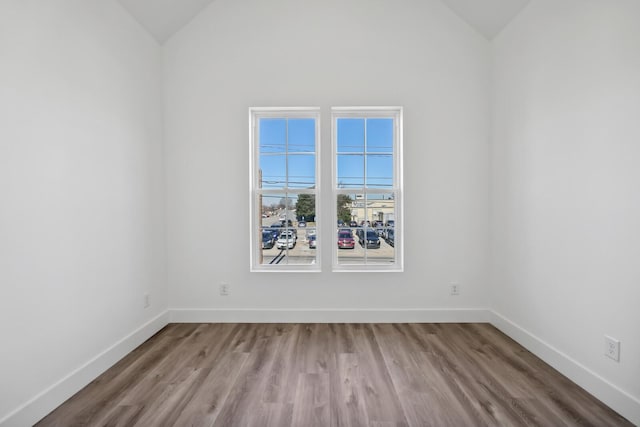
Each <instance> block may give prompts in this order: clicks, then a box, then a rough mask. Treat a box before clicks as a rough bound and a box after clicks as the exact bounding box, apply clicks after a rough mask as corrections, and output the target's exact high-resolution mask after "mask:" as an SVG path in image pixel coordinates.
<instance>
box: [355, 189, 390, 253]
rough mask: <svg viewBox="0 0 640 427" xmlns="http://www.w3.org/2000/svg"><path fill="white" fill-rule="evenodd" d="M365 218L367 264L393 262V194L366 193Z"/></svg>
mask: <svg viewBox="0 0 640 427" xmlns="http://www.w3.org/2000/svg"><path fill="white" fill-rule="evenodd" d="M366 218H367V221H368V222H367V223H366V224H367V229H366V235H367V238H366V247H367V264H389V263H393V262H394V261H395V258H396V250H395V197H394V194H393V193H388V194H368V195H367V201H366ZM362 237H363V238H364V236H362ZM361 240H362V239H361ZM362 244H365V243H362Z"/></svg>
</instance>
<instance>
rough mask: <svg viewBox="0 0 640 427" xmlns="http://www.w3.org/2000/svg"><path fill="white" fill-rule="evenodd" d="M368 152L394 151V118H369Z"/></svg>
mask: <svg viewBox="0 0 640 427" xmlns="http://www.w3.org/2000/svg"><path fill="white" fill-rule="evenodd" d="M367 152H368V153H393V119H367Z"/></svg>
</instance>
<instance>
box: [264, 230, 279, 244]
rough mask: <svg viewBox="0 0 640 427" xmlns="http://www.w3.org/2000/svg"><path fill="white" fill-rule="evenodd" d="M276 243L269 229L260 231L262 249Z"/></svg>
mask: <svg viewBox="0 0 640 427" xmlns="http://www.w3.org/2000/svg"><path fill="white" fill-rule="evenodd" d="M275 244H276V238H275V236H274V235H273V233H272V232H271V231H268V230H264V231H263V232H262V249H271V248H272V247H273V246H274V245H275Z"/></svg>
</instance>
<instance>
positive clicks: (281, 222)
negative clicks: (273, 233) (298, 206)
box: [280, 219, 293, 227]
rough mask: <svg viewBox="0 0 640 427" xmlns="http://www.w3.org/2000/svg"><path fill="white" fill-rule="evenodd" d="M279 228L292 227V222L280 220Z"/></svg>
mask: <svg viewBox="0 0 640 427" xmlns="http://www.w3.org/2000/svg"><path fill="white" fill-rule="evenodd" d="M280 227H293V222H292V221H291V220H290V219H288V220H286V221H285V220H284V219H282V220H280Z"/></svg>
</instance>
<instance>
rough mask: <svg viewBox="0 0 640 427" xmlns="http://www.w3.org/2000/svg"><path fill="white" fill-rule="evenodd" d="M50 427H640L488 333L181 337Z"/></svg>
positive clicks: (256, 331) (296, 328) (458, 327)
mask: <svg viewBox="0 0 640 427" xmlns="http://www.w3.org/2000/svg"><path fill="white" fill-rule="evenodd" d="M37 425H38V426H64V427H67V426H114V427H117V426H173V425H175V426H199V427H211V426H224V427H233V426H242V427H247V426H249V427H253V426H264V427H269V426H274V427H289V426H291V427H298V426H305V427H306V426H346V427H365V426H372V427H373V426H375V427H383V426H385V427H386V426H394V427H399V426H415V427H418V426H420V427H422V426H474V427H475V426H504V425H509V426H528V425H540V426H547V425H553V426H590V425H592V426H605V425H606V426H631V425H632V424H631V423H629V422H628V421H627V420H625V419H624V418H623V417H621V416H620V415H619V414H617V413H615V412H614V411H612V410H611V409H610V408H608V407H607V406H606V405H604V404H602V403H601V402H599V401H598V400H597V399H595V398H594V397H593V396H591V395H590V394H589V393H587V392H586V391H585V390H583V389H581V388H580V387H578V386H577V385H575V384H573V383H572V382H571V381H570V380H569V379H568V378H566V377H564V376H563V375H561V374H559V373H558V372H557V371H555V370H554V369H553V368H551V367H550V366H549V365H547V364H546V363H544V362H543V361H541V360H540V359H539V358H537V357H536V356H534V355H533V354H532V353H530V352H529V351H527V350H526V349H524V348H523V347H521V346H519V345H518V344H517V343H515V342H514V341H513V340H511V339H510V338H509V337H507V336H506V335H504V334H503V333H501V332H500V331H498V330H497V329H496V328H494V327H493V326H491V325H488V324H170V325H168V326H167V327H166V328H164V329H163V330H162V331H160V332H159V333H158V334H156V335H155V336H153V337H152V338H150V339H149V340H147V341H146V342H145V343H144V344H142V345H141V346H140V347H138V348H137V349H135V350H134V351H133V352H131V353H130V354H129V355H127V356H126V357H124V358H123V359H122V360H121V361H120V362H118V363H117V364H116V365H114V366H113V367H112V368H110V369H109V370H107V371H106V372H105V373H104V374H103V375H101V376H100V377H98V378H97V379H96V380H94V381H93V382H92V383H91V384H89V385H88V386H87V387H85V388H84V389H83V390H81V391H80V392H79V393H77V394H76V395H75V396H73V397H72V398H70V399H69V400H68V401H67V402H65V403H64V404H62V405H61V406H60V407H58V408H57V409H56V410H54V411H53V412H52V413H51V414H49V415H47V416H46V417H45V418H43V419H42V420H41V421H40V422H39V423H38V424H37Z"/></svg>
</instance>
